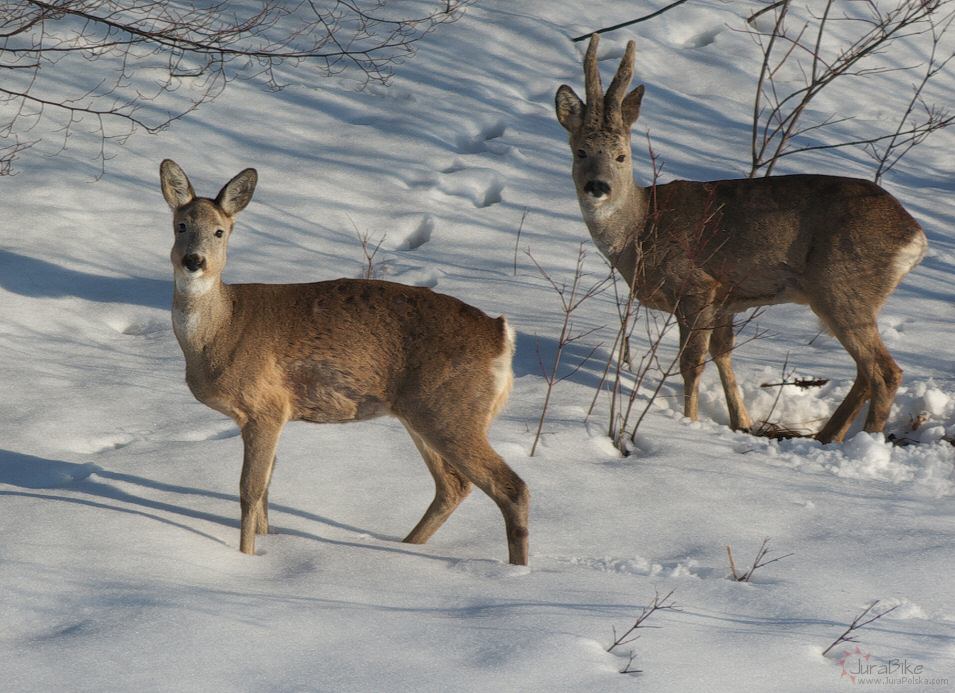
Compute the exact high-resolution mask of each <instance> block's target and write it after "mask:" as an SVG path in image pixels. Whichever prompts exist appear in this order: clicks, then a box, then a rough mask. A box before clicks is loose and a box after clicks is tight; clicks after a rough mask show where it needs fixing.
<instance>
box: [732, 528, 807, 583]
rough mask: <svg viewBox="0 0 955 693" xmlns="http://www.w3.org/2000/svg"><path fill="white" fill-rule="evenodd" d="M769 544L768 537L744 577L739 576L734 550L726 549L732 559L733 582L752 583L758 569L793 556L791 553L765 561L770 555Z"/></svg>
mask: <svg viewBox="0 0 955 693" xmlns="http://www.w3.org/2000/svg"><path fill="white" fill-rule="evenodd" d="M768 543H769V537H766V538H765V539H763V544H762V546H760V547H759V551H757V552H756V558H755V559H754V560H753V565H752V566H750V569H749V570H747V571H746V572H745V573H743V574H742V575H739V574H738V573H737V572H736V563H735V562H734V561H733V551H732V549H730V547H729V546H727V547H726V553H727V554H728V555H729V557H730V569H731V570H732V571H733V580H735V581H736V582H749V581H750V578H752V577H753V573H755V572H756V571H757V570H758V569H760V568H762V567H764V566H767V565H769V564H770V563H775V562H776V561H781V560H783V559H784V558H788V557H790V556H792V554H791V553H787V554H786V555H785V556H779V557H778V558H773V559H771V560H768V561H764V560H763V559H764V558H766V556H768V555H769V549H767V548H766V545H767V544H768Z"/></svg>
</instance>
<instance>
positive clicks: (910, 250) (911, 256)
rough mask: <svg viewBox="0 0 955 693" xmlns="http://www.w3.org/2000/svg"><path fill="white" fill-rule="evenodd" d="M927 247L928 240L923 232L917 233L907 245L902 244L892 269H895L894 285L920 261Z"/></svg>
mask: <svg viewBox="0 0 955 693" xmlns="http://www.w3.org/2000/svg"><path fill="white" fill-rule="evenodd" d="M927 249H928V241H927V240H926V239H925V234H924V233H921V232H920V233H918V234H917V235H916V236H915V238H913V239H912V240H911V241H910V242H909V244H908V245H906V246H904V247H903V248H902V249H901V250H900V251H899V253H898V254H897V255H896V256H895V261H894V263H893V269H894V270H895V285H898V283H899V282H900V281H902V278H903V277H904V276H905V275H906V274H908V273H909V271H910V270H911V269H912V268H913V267H915V266H916V265H917V264H919V263H920V262H921V261H922V258H923V257H925V251H926V250H927Z"/></svg>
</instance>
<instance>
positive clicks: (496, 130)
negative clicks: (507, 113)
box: [457, 120, 511, 156]
mask: <svg viewBox="0 0 955 693" xmlns="http://www.w3.org/2000/svg"><path fill="white" fill-rule="evenodd" d="M505 132H507V125H506V124H505V123H504V121H501V120H499V121H497V122H495V123H493V124H491V125H487V126H485V127H483V128H481V129H480V130H479V131H478V134H477V135H476V136H470V135H461V136H460V137H458V141H457V145H458V149H460V150H461V151H462V152H464V153H465V154H483V153H484V152H490V153H491V154H497V155H498V156H501V155H503V154H506V153H507V151H508V150H509V149H510V148H511V147H510V145H508V144H505V143H504V142H495V141H494V140H498V139H500V138H501V137H503V136H504V133H505Z"/></svg>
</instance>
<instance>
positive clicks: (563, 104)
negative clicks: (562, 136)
mask: <svg viewBox="0 0 955 693" xmlns="http://www.w3.org/2000/svg"><path fill="white" fill-rule="evenodd" d="M554 103H555V105H556V108H557V121H558V122H559V123H560V124H561V125H563V126H564V129H565V130H567V132H570V133H574V132H577V131H578V130H579V129H580V128H581V126H582V125H583V124H584V102H583V101H581V100H580V97H579V96H577V94H575V93H574V90H573V89H571V88H570V87H568V86H567V85H566V84H562V85H560V88H559V89H557V96H556V97H554Z"/></svg>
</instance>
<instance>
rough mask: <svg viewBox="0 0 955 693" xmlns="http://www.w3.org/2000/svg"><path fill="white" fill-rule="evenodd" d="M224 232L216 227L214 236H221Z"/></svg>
mask: <svg viewBox="0 0 955 693" xmlns="http://www.w3.org/2000/svg"><path fill="white" fill-rule="evenodd" d="M223 233H225V232H224V231H223V230H222V229H216V238H222V234H223Z"/></svg>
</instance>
